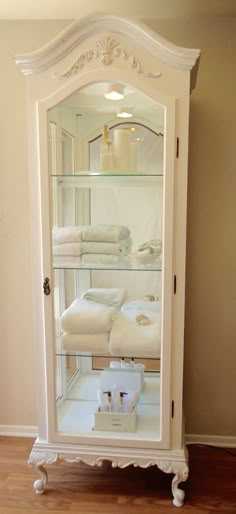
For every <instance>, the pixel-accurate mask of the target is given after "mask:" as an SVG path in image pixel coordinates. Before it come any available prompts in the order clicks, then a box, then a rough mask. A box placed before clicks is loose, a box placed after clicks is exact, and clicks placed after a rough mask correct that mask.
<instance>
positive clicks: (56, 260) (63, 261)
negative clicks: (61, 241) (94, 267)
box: [53, 255, 81, 268]
mask: <svg viewBox="0 0 236 514" xmlns="http://www.w3.org/2000/svg"><path fill="white" fill-rule="evenodd" d="M80 263H81V257H78V256H72V255H54V257H53V266H55V268H56V267H57V266H58V267H60V268H63V267H68V268H73V267H75V268H76V267H77V266H78V264H80Z"/></svg>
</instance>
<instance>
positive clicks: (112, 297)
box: [81, 287, 126, 307]
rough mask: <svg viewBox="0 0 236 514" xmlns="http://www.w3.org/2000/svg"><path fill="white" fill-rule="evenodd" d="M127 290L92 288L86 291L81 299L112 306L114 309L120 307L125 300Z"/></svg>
mask: <svg viewBox="0 0 236 514" xmlns="http://www.w3.org/2000/svg"><path fill="white" fill-rule="evenodd" d="M125 295H126V291H125V289H119V288H115V287H114V288H102V287H100V288H99V287H98V288H96V287H95V288H91V289H88V290H87V291H85V292H84V293H83V294H82V295H81V298H83V299H84V300H92V301H93V302H98V303H101V304H104V305H112V306H113V307H120V306H121V305H122V303H123V302H124V300H125Z"/></svg>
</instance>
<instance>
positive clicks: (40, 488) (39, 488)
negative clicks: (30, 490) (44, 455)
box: [34, 464, 48, 494]
mask: <svg viewBox="0 0 236 514" xmlns="http://www.w3.org/2000/svg"><path fill="white" fill-rule="evenodd" d="M36 469H37V471H38V473H39V474H40V478H38V480H35V482H34V490H35V492H36V494H43V493H44V491H45V487H46V484H47V481H48V474H47V470H46V469H45V468H44V467H43V466H42V465H40V464H39V465H37V464H36Z"/></svg>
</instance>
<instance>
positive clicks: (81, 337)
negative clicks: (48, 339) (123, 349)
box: [61, 332, 109, 353]
mask: <svg viewBox="0 0 236 514" xmlns="http://www.w3.org/2000/svg"><path fill="white" fill-rule="evenodd" d="M108 341H109V332H108V333H105V334H62V336H61V343H62V348H63V350H64V351H68V352H69V351H71V352H87V353H108V351H109V343H108Z"/></svg>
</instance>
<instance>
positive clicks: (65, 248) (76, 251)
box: [52, 243, 82, 257]
mask: <svg viewBox="0 0 236 514" xmlns="http://www.w3.org/2000/svg"><path fill="white" fill-rule="evenodd" d="M81 246H82V245H81V243H64V244H57V245H53V248H52V251H53V255H73V256H78V257H79V256H80V255H81V253H82V247H81Z"/></svg>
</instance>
